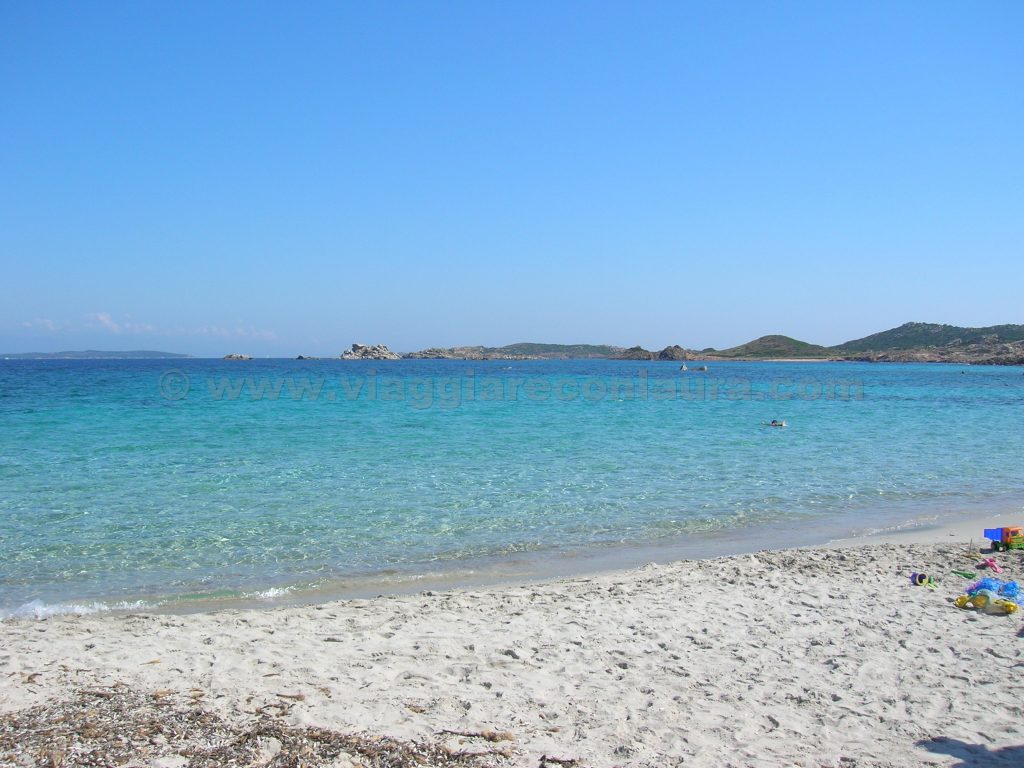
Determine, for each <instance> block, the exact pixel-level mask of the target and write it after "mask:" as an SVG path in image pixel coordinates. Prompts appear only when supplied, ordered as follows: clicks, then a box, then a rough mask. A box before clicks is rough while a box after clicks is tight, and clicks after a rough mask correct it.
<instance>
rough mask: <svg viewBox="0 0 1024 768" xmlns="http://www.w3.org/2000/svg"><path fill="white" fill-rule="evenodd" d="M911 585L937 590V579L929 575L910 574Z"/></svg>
mask: <svg viewBox="0 0 1024 768" xmlns="http://www.w3.org/2000/svg"><path fill="white" fill-rule="evenodd" d="M910 583H911V584H913V585H914V586H915V587H928V588H929V589H935V577H934V576H929V575H928V574H927V573H912V574H910Z"/></svg>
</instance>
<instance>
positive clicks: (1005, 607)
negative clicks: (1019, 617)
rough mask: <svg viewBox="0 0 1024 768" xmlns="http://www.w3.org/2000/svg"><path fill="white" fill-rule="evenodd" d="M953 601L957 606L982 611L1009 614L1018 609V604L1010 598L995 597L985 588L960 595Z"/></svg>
mask: <svg viewBox="0 0 1024 768" xmlns="http://www.w3.org/2000/svg"><path fill="white" fill-rule="evenodd" d="M953 602H954V604H955V605H956V607H957V608H964V609H969V608H973V609H974V610H976V611H982V612H983V613H1005V614H1007V615H1009V614H1011V613H1016V612H1017V611H1018V610H1019V607H1018V605H1017V604H1016V603H1015V602H1013V601H1012V600H1004V599H1003V598H1001V597H997V596H996V595H995V594H994V593H993V592H991V591H989V590H987V589H983V590H981V591H980V592H975V593H974V594H973V595H960V597H958V598H957V599H956V600H954V601H953Z"/></svg>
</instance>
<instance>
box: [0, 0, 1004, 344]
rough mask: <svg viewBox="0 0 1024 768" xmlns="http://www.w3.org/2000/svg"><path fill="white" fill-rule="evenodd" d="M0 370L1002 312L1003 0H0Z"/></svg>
mask: <svg viewBox="0 0 1024 768" xmlns="http://www.w3.org/2000/svg"><path fill="white" fill-rule="evenodd" d="M0 264H2V272H0V352H19V351H54V350H59V349H79V348H86V347H88V348H99V349H159V350H166V351H178V352H188V353H192V354H199V355H221V354H225V353H227V352H232V351H238V352H248V353H251V354H254V355H281V356H292V355H295V354H300V353H302V354H323V355H331V354H338V353H339V352H340V351H341V350H342V349H343V348H347V347H348V345H349V344H350V343H351V342H353V341H361V342H364V343H385V344H388V345H390V346H391V347H392V348H393V349H398V350H411V349H419V348H421V347H424V346H428V345H445V346H447V345H453V344H487V345H500V344H506V343H511V342H517V341H545V342H566V343H579V342H590V343H612V344H621V345H633V344H642V345H644V346H647V347H655V348H660V347H662V346H665V345H667V344H671V343H678V344H682V345H684V346H691V347H698V348H701V347H705V346H716V347H726V346H731V345H733V344H737V343H741V342H744V341H747V340H749V339H751V338H754V337H756V336H760V335H762V334H766V333H785V334H788V335H792V336H796V337H798V338H801V339H804V340H807V341H812V342H816V343H823V344H834V343H838V342H841V341H845V340H847V339H851V338H856V337H860V336H864V335H866V334H868V333H872V332H875V331H879V330H883V329H885V328H889V327H892V326H895V325H898V324H900V323H902V322H905V321H907V320H919V321H929V322H947V323H953V324H958V325H989V324H994V323H1006V322H1018V323H1020V322H1024V302H1022V300H1021V294H1022V287H1024V3H1020V2H1016V1H1014V2H985V3H972V2H932V1H929V2H885V3H877V4H876V3H870V2H831V3H822V2H801V3H792V2H773V3H764V2H756V3H741V2H733V3H711V2H666V3H658V2H636V3H634V2H628V3H627V2H619V3H593V2H550V1H545V2H528V1H521V2H505V3H497V2H479V1H475V2H464V3H462V2H447V1H446V2H440V1H437V2H420V1H417V2H408V3H399V2H380V3H356V2H351V3H343V2H330V3H316V2H300V3H281V2H278V3H258V2H245V3H243V2H231V3H227V2H174V3H168V2H124V3H111V2H88V3H74V2H65V3H51V2H20V1H16V0H0Z"/></svg>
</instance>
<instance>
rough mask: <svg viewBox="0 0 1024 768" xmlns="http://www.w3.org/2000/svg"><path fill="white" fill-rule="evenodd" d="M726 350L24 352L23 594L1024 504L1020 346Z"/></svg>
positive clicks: (8, 564)
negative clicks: (826, 353)
mask: <svg viewBox="0 0 1024 768" xmlns="http://www.w3.org/2000/svg"><path fill="white" fill-rule="evenodd" d="M694 366H695V364H693V363H690V367H691V369H692V368H693V367H694ZM710 366H711V367H710V370H709V371H708V372H707V373H700V372H696V371H694V370H689V371H686V372H682V371H680V370H679V364H678V363H671V362H664V363H635V362H613V361H543V362H499V361H491V362H472V363H468V362H454V361H401V362H378V363H369V362H343V361H335V360H330V361H326V360H325V361H291V360H265V361H264V360H259V361H249V362H231V361H221V360H185V361H174V362H169V361H156V360H153V361H67V362H64V361H39V362H35V361H0V487H2V489H3V492H2V494H0V609H2V610H4V611H8V612H9V611H15V612H17V611H18V610H21V611H22V612H26V611H31V610H37V611H38V610H42V609H43V606H61V605H65V606H66V605H69V604H78V605H89V604H91V603H92V602H93V601H101V602H102V603H103V604H105V605H117V604H131V603H133V602H134V601H138V600H143V601H146V602H147V603H148V604H155V603H158V602H160V601H162V600H164V601H165V600H168V599H173V600H178V601H180V600H182V599H185V600H188V599H193V598H199V597H207V598H208V597H211V596H213V597H216V596H224V597H228V598H230V597H237V596H240V595H245V594H247V593H264V594H267V590H275V589H288V588H294V587H302V588H318V589H324V588H328V587H329V585H331V584H338V583H342V582H345V581H346V580H351V579H356V578H365V579H369V580H371V581H372V580H373V579H387V578H395V579H401V578H406V577H414V576H420V575H424V574H441V573H444V572H447V571H451V572H456V571H459V570H460V569H462V570H467V569H479V568H486V567H487V566H488V564H500V563H502V562H507V561H508V560H509V558H510V557H513V558H514V557H522V556H526V555H529V556H538V557H542V556H548V555H552V556H560V555H565V554H574V553H575V554H578V553H581V552H584V553H585V552H588V551H594V550H595V549H606V548H609V547H638V546H639V547H642V546H645V545H654V544H667V543H679V542H690V543H691V544H692V543H693V542H698V543H699V542H700V541H701V540H702V539H701V537H706V538H707V537H714V536H716V535H717V536H718V537H719V538H721V536H722V535H723V534H727V535H730V536H731V535H732V533H733V532H736V535H737V536H738V537H739V536H742V535H743V533H742V532H743V531H750V532H751V535H760V534H759V533H756V532H760V531H764V530H768V529H770V530H772V531H774V532H775V534H776V536H777V538H778V536H779V535H780V534H779V532H780V531H781V532H782V534H781V539H782V541H783V542H784V541H785V539H786V538H787V536H788V534H787V532H789V533H790V534H791V536H790V538H791V539H792V540H793V541H797V540H798V539H799V538H800V536H801V535H802V534H803V533H805V532H807V531H809V530H818V531H830V532H837V531H846V530H854V529H861V530H862V529H865V528H873V527H880V526H884V525H889V524H892V523H894V522H900V518H901V517H902V518H905V517H906V516H907V515H909V514H911V513H912V512H921V511H928V510H945V511H948V510H955V509H956V508H957V507H958V505H966V504H970V505H977V504H978V503H979V502H980V503H982V504H984V503H986V502H987V501H990V502H991V504H993V505H1004V506H1005V505H1006V504H1007V503H1012V504H1016V508H1017V509H1020V505H1019V503H1018V502H1019V500H1020V499H1021V497H1022V496H1024V482H1022V479H1021V466H1022V464H1024V462H1022V457H1024V376H1022V375H1021V370H1020V369H1019V368H996V367H966V368H963V367H959V366H946V365H888V364H879V365H870V364H850V363H820V364H818V363H711V364H710ZM246 378H249V379H251V381H250V382H248V383H247V382H245V379H246ZM837 381H838V382H839V383H840V384H839V386H838V387H837V386H836V382H837ZM300 386H305V387H306V389H305V390H304V391H302V392H299V391H298V390H297V389H296V387H300ZM186 387H187V390H186ZM260 387H263V391H262V394H259V393H258V390H259V388H260ZM275 387H277V388H278V389H279V391H278V393H277V395H275V393H274V389H275ZM773 418H777V419H785V420H786V421H787V423H788V426H787V427H786V428H785V429H774V428H769V427H766V426H764V422H766V421H769V420H771V419H773ZM272 593H273V592H271V594H272Z"/></svg>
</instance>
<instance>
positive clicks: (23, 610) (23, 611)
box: [0, 600, 158, 620]
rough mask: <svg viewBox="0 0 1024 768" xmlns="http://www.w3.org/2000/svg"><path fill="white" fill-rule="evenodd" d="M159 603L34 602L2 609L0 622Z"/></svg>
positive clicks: (147, 607)
mask: <svg viewBox="0 0 1024 768" xmlns="http://www.w3.org/2000/svg"><path fill="white" fill-rule="evenodd" d="M157 606H158V603H147V602H145V601H143V600H135V601H122V602H119V603H101V602H91V603H44V602H43V601H42V600H32V601H30V602H27V603H25V604H23V605H20V606H18V607H17V608H14V609H11V610H2V609H0V620H3V619H46V618H49V617H51V616H87V615H89V614H96V613H110V612H111V611H144V610H153V609H154V608H156V607H157Z"/></svg>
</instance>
